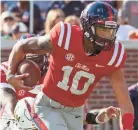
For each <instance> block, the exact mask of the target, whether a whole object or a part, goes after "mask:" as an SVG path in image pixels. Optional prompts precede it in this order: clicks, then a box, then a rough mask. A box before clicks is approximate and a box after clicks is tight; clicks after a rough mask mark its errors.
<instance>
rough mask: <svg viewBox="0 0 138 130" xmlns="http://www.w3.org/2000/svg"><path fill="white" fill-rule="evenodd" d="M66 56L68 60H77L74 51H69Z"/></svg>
mask: <svg viewBox="0 0 138 130" xmlns="http://www.w3.org/2000/svg"><path fill="white" fill-rule="evenodd" d="M65 58H66V60H67V61H71V62H72V61H74V60H75V56H74V54H72V53H67V54H66V55H65Z"/></svg>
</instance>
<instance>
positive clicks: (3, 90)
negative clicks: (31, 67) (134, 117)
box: [0, 34, 48, 118]
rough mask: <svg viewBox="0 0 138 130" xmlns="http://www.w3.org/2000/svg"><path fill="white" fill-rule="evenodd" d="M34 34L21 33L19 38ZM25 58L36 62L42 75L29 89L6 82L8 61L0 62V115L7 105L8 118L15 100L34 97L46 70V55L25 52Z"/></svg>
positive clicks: (11, 116)
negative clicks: (15, 86)
mask: <svg viewBox="0 0 138 130" xmlns="http://www.w3.org/2000/svg"><path fill="white" fill-rule="evenodd" d="M34 36H35V35H34V34H25V35H22V36H21V38H20V39H19V40H21V39H26V38H29V37H34ZM25 59H29V60H32V61H34V62H35V63H37V65H38V66H39V68H40V70H41V76H42V78H41V81H39V83H38V85H36V86H34V87H33V88H32V89H31V90H29V91H28V90H26V89H23V88H14V87H13V86H12V85H10V84H8V83H7V80H6V73H7V72H8V61H6V62H3V63H1V64H0V96H1V98H0V103H1V104H0V105H1V107H2V109H0V115H1V116H2V114H5V113H4V111H5V109H4V108H5V106H8V115H9V116H10V118H14V116H13V111H14V108H15V105H16V103H17V101H18V100H20V99H22V98H24V97H33V98H34V97H36V94H37V93H38V92H39V91H40V89H41V85H42V83H43V78H44V75H45V74H46V72H47V67H48V57H47V55H34V54H33V55H32V54H27V55H26V56H25ZM7 104H8V105H7ZM6 112H7V111H6Z"/></svg>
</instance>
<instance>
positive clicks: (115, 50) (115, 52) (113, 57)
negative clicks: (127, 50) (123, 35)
mask: <svg viewBox="0 0 138 130" xmlns="http://www.w3.org/2000/svg"><path fill="white" fill-rule="evenodd" d="M118 49H119V43H118V42H117V43H115V49H114V53H113V56H112V58H111V60H110V61H109V62H108V64H107V65H109V66H111V65H112V64H113V63H114V62H115V59H116V57H117V53H118Z"/></svg>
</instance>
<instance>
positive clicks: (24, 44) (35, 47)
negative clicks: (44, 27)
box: [7, 34, 53, 88]
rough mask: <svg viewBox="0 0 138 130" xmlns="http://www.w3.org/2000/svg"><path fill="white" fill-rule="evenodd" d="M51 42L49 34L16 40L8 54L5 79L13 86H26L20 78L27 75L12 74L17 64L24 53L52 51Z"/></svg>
mask: <svg viewBox="0 0 138 130" xmlns="http://www.w3.org/2000/svg"><path fill="white" fill-rule="evenodd" d="M52 50H53V48H52V44H51V38H50V35H49V34H47V35H45V36H41V37H31V38H28V39H24V40H20V41H18V42H17V43H16V44H15V45H14V47H13V49H12V52H11V54H10V56H9V65H8V74H7V81H8V83H10V84H11V85H12V86H14V87H22V88H28V87H27V86H24V85H23V84H22V83H21V79H22V78H24V77H26V76H27V75H26V74H24V75H20V76H18V75H17V76H14V74H15V73H16V69H17V66H18V64H19V63H20V62H21V60H23V58H24V56H25V54H26V53H34V54H45V53H47V52H49V53H50V52H52Z"/></svg>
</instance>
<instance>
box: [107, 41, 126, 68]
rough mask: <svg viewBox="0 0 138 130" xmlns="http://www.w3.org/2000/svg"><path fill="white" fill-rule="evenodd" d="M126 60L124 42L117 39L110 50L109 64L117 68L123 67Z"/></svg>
mask: <svg viewBox="0 0 138 130" xmlns="http://www.w3.org/2000/svg"><path fill="white" fill-rule="evenodd" d="M125 61H126V51H125V47H124V45H123V44H121V43H120V42H118V41H116V42H115V44H114V46H113V47H112V49H111V51H110V59H109V62H108V64H107V65H108V66H111V67H115V68H121V67H123V65H124V63H125Z"/></svg>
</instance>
